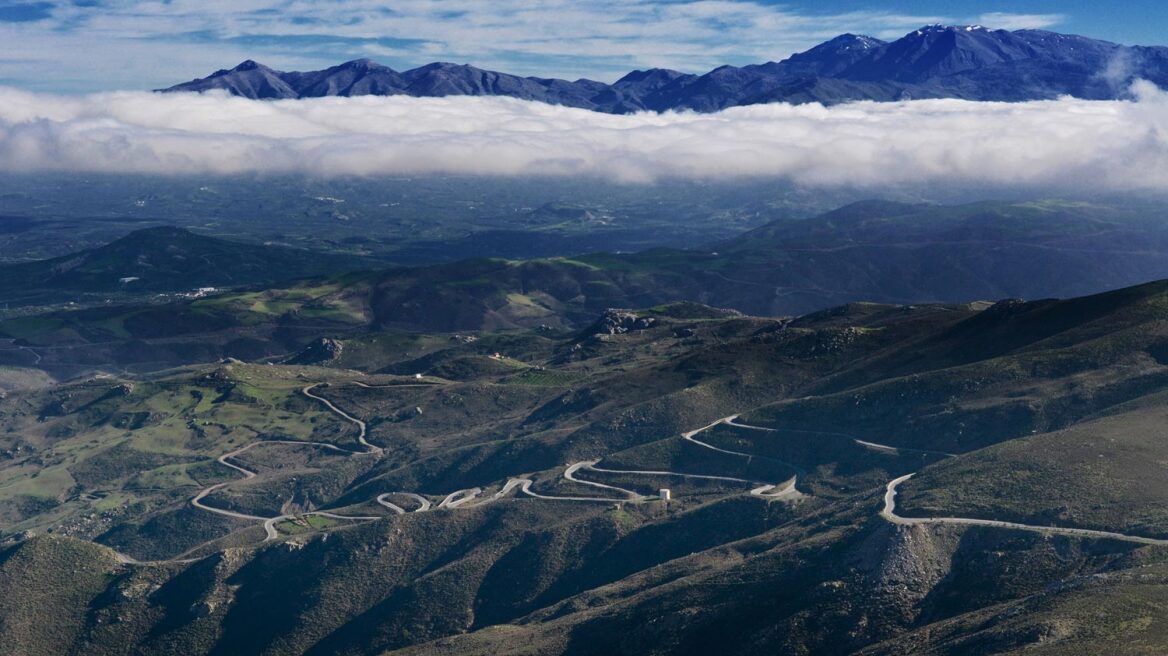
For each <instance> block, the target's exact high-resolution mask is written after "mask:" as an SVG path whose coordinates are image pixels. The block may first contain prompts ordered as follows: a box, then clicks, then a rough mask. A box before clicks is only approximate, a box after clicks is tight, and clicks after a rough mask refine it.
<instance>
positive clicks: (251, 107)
mask: <svg viewBox="0 0 1168 656" xmlns="http://www.w3.org/2000/svg"><path fill="white" fill-rule="evenodd" d="M1136 95H1137V98H1138V100H1136V101H1131V102H1091V101H1081V100H1074V99H1062V100H1057V101H1046V102H1029V103H1021V104H1005V103H978V102H966V101H959V100H921V101H909V102H903V103H887V104H879V103H856V104H851V105H844V106H837V107H827V108H825V107H821V106H818V105H802V106H791V105H781V104H776V105H759V106H753V107H739V108H734V109H729V110H726V111H723V112H720V113H717V114H690V113H669V114H661V115H658V114H638V115H633V116H612V115H607V114H599V113H594V112H589V111H586V110H577V109H568V108H563V107H553V106H549V105H544V104H540V103H533V102H524V101H517V100H511V99H504V98H468V97H450V98H404V97H388V98H387V97H360V98H321V99H312V100H291V101H279V102H265V101H252V100H246V99H241V98H232V97H228V96H225V95H216V94H207V95H188V94H152V93H139V92H118V93H104V94H96V95H90V96H74V97H67V96H52V95H41V94H32V93H27V92H23V91H19V90H15V89H10V88H3V87H0V171H7V172H31V171H79V172H82V171H84V172H107V173H136V174H138V173H140V174H160V173H161V174H173V175H184V174H203V173H213V174H236V173H252V172H257V173H273V174H281V173H305V174H310V175H322V176H343V175H385V174H420V173H448V174H469V175H491V176H527V175H563V176H569V175H571V176H600V177H604V178H609V179H614V180H618V181H625V182H642V181H651V180H654V179H657V178H662V177H682V178H698V179H706V178H708V179H728V178H735V177H749V176H765V177H774V178H781V179H786V180H790V181H793V182H795V183H798V184H804V185H812V186H871V187H876V186H884V185H905V184H911V185H932V184H961V185H988V186H1005V187H1020V186H1033V187H1047V188H1054V189H1073V190H1080V191H1086V190H1096V191H1104V190H1154V191H1168V95H1166V94H1165V93H1163V92H1161V91H1159V90H1157V89H1155V88H1154V87H1152V86H1151V85H1146V84H1141V85H1137V88H1136Z"/></svg>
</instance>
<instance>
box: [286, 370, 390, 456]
mask: <svg viewBox="0 0 1168 656" xmlns="http://www.w3.org/2000/svg"><path fill="white" fill-rule="evenodd" d="M319 386H320V383H313V384H312V385H309V386H308V387H305V388H304V389H302V390H300V391H301V392H302V393H303V394H304V396H307V397H309V398H312V399H316V400H317V401H320V402H321V403H323V404H325V405H326V406H328V409H329V410H332V411H333V412H335V413H336V414H337V415H338V416H340V417H342V418H344V419H347V420H349V421H351V422H353V423H354V424H356V425H357V428H359V429H361V432H360V433H359V434H358V435H357V441H358V442H360V443H361V445H362V446H364V447H365V448H367V449H369V451H370V452H372V453H382V452H384V451H385V450H384V449H382V448H381V447H379V446H377V445H375V444H370V443H369V442H367V441H365V434H366V432H367V431H366V427H365V422H363V421H361V420H360V419H357V418H356V417H354V416H352V415H350V414H349V413H347V412H345V411H344V410H341V409H340V408H338V407H337V406H335V405H333V402H332V401H329V400H328V399H326V398H324V397H323V396H317V395H316V394H313V393H312V389H313V388H314V387H319Z"/></svg>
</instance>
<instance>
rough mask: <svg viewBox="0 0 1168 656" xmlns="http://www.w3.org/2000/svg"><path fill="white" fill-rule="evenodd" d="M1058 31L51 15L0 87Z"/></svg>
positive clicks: (462, 12)
mask: <svg viewBox="0 0 1168 656" xmlns="http://www.w3.org/2000/svg"><path fill="white" fill-rule="evenodd" d="M0 2H2V0H0ZM1062 20H1063V17H1062V16H1059V15H1034V14H1011V13H994V14H985V15H981V16H979V15H977V14H973V13H971V14H970V15H967V16H960V15H944V14H938V15H907V14H902V13H897V12H893V11H882V10H878V9H876V10H872V9H868V10H857V11H851V12H845V13H829V14H823V13H819V14H814V15H812V14H808V13H806V12H802V11H800V10H798V9H796V8H794V7H791V6H789V5H775V4H767V3H764V2H758V1H754V0H692V1H687V2H678V1H676V0H668V1H666V0H590V1H588V2H581V1H579V0H491V2H483V1H482V0H399V1H397V2H393V3H386V2H383V1H381V0H330V1H327V2H321V1H314V0H239V1H237V2H218V1H216V2H210V1H208V0H166V1H163V0H101V1H100V2H85V3H80V2H61V3H57V4H55V5H53V6H52V8H51V9H49V10H47V12H46V16H45V17H44V18H42V19H39V20H29V21H25V22H2V21H0V43H2V44H3V48H2V49H0V81H2V82H3V83H7V84H10V85H14V86H20V87H22V88H27V89H31V90H45V91H65V92H73V91H99V90H109V89H118V88H121V89H141V88H153V87H157V86H169V85H171V84H175V83H177V82H182V81H185V80H188V79H191V78H193V77H196V76H203V75H206V74H208V73H210V72H211V71H213V70H215V69H218V68H223V67H230V66H232V65H234V64H235V63H237V62H238V61H241V60H243V59H248V58H250V59H256V60H260V61H263V62H264V63H266V64H269V65H271V66H274V67H276V68H281V69H286V70H294V69H308V68H321V67H324V66H329V65H333V64H337V63H340V62H341V61H344V60H346V59H354V58H357V57H363V56H368V57H374V58H379V59H382V60H383V63H386V64H389V65H391V66H395V67H398V68H405V67H413V66H417V65H421V64H425V63H428V62H430V61H434V60H445V61H455V62H458V63H471V64H474V65H477V66H480V67H484V68H492V69H497V70H505V71H506V72H510V73H517V74H523V75H541V76H556V77H566V78H569V79H575V78H577V77H591V78H594V79H600V80H604V81H612V80H614V79H616V78H617V77H619V76H621V75H623V74H624V73H626V72H628V71H629V70H630V69H633V68H646V67H667V68H677V69H681V70H685V71H689V72H698V73H701V72H706V71H708V70H710V69H712V68H714V67H716V66H720V65H722V64H739V65H740V64H746V63H761V62H765V61H769V60H779V59H783V58H785V57H787V56H788V55H790V54H792V53H794V52H797V51H801V50H805V49H807V48H810V47H812V46H814V45H816V44H817V43H819V42H820V41H823V40H826V39H828V38H831V37H833V36H836V35H838V34H841V33H843V32H854V33H862V34H868V35H870V36H876V37H880V38H885V39H890V38H897V37H900V36H903V35H904V34H905V33H907V32H909V31H911V30H913V29H916V28H917V27H920V26H921V25H925V24H930V23H968V22H980V23H983V24H985V25H987V26H990V27H1009V28H1016V27H1050V26H1054V25H1057V24H1058V23H1060V22H1061V21H1062ZM47 71H51V75H50V74H46V72H47Z"/></svg>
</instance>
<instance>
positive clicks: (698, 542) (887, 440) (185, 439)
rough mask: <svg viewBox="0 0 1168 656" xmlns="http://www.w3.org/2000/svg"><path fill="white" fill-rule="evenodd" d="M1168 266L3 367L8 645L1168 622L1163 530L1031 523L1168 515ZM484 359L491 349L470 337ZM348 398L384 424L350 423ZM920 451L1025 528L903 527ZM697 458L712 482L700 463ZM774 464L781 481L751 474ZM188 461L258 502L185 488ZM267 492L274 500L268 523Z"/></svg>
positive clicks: (926, 482)
mask: <svg viewBox="0 0 1168 656" xmlns="http://www.w3.org/2000/svg"><path fill="white" fill-rule="evenodd" d="M1166 298H1168V282H1164V281H1161V282H1158V283H1150V284H1146V285H1142V286H1140V287H1135V288H1129V289H1123V290H1118V291H1116V292H1111V293H1107V294H1103V295H1099V296H1095V297H1087V298H1079V299H1070V300H1065V301H1043V302H1035V303H1029V304H1021V303H1003V304H999V305H997V306H993V307H990V308H988V309H980V306H979V307H960V306H916V307H903V306H881V305H873V304H859V303H857V304H853V305H850V306H845V307H841V308H835V309H832V310H830V311H826V312H821V313H816V314H813V315H808V316H803V317H799V318H796V319H794V320H775V319H764V318H756V317H745V316H737V315H733V314H731V313H725V312H717V311H713V310H711V309H710V308H703V307H697V306H693V305H678V306H670V307H665V308H656V309H653V310H651V311H643V312H641V313H640V318H642V319H653V321H643V322H640V323H639V324H637V323H633V324H630V325H633V327H634V328H635V329H633V330H629V331H628V332H613V333H612V334H609V333H608V332H606V331H603V330H601V329H602V328H603V327H605V326H612V325H619V324H612V322H611V321H610V322H609V323H603V322H602V323H598V324H597V325H596V326H594V327H593V328H591V329H589V330H586V331H582V332H578V333H570V332H566V331H556V330H548V329H533V330H526V331H512V332H505V333H482V334H478V335H476V336H475V337H477V339H475V340H469V339H465V338H467V337H469V335H466V334H464V333H463V334H458V335H447V334H412V335H407V334H401V333H394V332H385V333H365V334H361V335H356V336H353V337H352V338H349V339H344V340H338V341H339V343H340V344H341V347H340V348H339V349H335V352H334V357H333V359H331V360H329V361H327V362H324V363H322V364H323V365H324V366H311V365H306V364H297V365H279V364H271V365H267V364H265V365H251V364H244V363H238V362H234V363H220V364H210V365H206V366H200V367H191V368H187V369H181V370H173V371H170V372H167V373H165V374H163V375H158V376H146V377H141V378H134V379H124V380H111V379H108V378H91V379H85V380H78V381H75V382H72V383H68V384H65V385H62V386H60V387H59V388H56V389H51V390H30V391H23V392H14V393H12V394H9V395H7V396H6V397H4V398H0V446H2V447H3V448H4V449H5V451H4V452H5V453H11V454H14V457H13V458H12V459H5V460H0V476H3V477H4V480H5V483H6V484H5V486H4V487H3V488H0V500H2V501H3V502H4V503H0V508H2V509H3V512H4V515H3V517H2V518H0V521H3V522H4V524H3V526H4V529H5V532H6V533H9V534H11V535H10V536H9V537H10V539H9V540H8V541H7V542H5V543H3V544H0V600H2V601H0V610H3V611H4V612H0V641H2V644H4V645H5V646H6V648H7V649H9V650H11V651H13V652H14V653H21V654H31V655H39V654H53V653H62V652H76V653H95V654H116V653H127V652H136V653H144V654H173V653H182V654H231V653H262V654H314V655H341V654H346V655H347V654H354V655H355V654H370V653H402V654H427V655H428V654H446V655H449V656H469V655H471V654H484V655H485V654H497V653H517V654H533V655H534V654H540V655H543V656H548V655H558V654H607V653H648V654H700V653H713V652H717V653H726V654H736V655H737V654H741V655H746V654H756V653H814V654H829V655H834V654H840V655H843V654H857V653H862V654H905V653H913V652H917V653H946V654H948V653H952V654H960V653H1015V652H1018V653H1051V654H1065V653H1093V652H1099V651H1100V649H1102V651H1103V652H1105V653H1111V652H1109V651H1107V649H1106V648H1101V647H1100V645H1106V644H1107V643H1109V642H1112V643H1115V644H1122V647H1121V648H1119V649H1113V650H1112V651H1115V652H1116V653H1123V654H1141V655H1143V654H1148V655H1151V654H1158V653H1163V650H1164V647H1165V645H1166V644H1168V643H1166V642H1165V640H1166V639H1168V638H1166V636H1165V634H1164V631H1163V628H1162V627H1161V626H1160V624H1159V623H1158V622H1156V621H1155V618H1156V617H1158V616H1159V614H1160V613H1161V612H1162V609H1163V607H1164V603H1165V600H1166V599H1168V568H1166V567H1165V564H1164V563H1165V555H1166V554H1168V551H1166V549H1168V547H1165V546H1163V545H1146V544H1137V543H1134V542H1128V541H1123V540H1118V539H1100V538H1093V537H1082V536H1072V535H1061V534H1060V535H1053V534H1049V533H1048V532H1044V528H1043V527H1052V526H1053V527H1059V526H1062V527H1070V528H1075V527H1089V528H1097V529H1101V530H1109V531H1113V532H1114V531H1120V532H1123V533H1124V534H1125V535H1130V536H1135V537H1141V536H1168V514H1166V513H1165V512H1164V511H1163V510H1162V508H1163V503H1164V500H1165V495H1164V494H1163V492H1162V489H1163V485H1162V483H1163V481H1162V471H1161V470H1162V469H1163V468H1162V467H1160V466H1159V465H1157V463H1160V462H1163V461H1164V459H1165V458H1168V446H1166V445H1168V441H1165V439H1164V437H1165V430H1164V425H1165V424H1164V410H1163V400H1164V395H1165V394H1166V393H1168V364H1165V363H1166V362H1168V357H1166V356H1165V351H1164V347H1163V344H1164V343H1165V341H1166V340H1168V310H1166V308H1168V302H1166ZM606 318H607V319H614V317H612V316H609V317H606ZM616 318H619V317H616ZM637 326H640V327H639V328H637ZM998 335H1012V336H1013V339H1011V340H998V339H994V337H995V336H998ZM995 345H996V347H995V348H991V346H995ZM494 353H501V354H502V355H500V356H498V357H492V356H493V354H494ZM472 360H477V361H479V362H481V363H483V364H485V363H488V362H490V363H493V364H494V366H492V367H487V366H482V367H478V368H472V367H468V366H456V365H459V364H460V363H461V365H466V364H467V363H468V362H470V361H472ZM351 367H352V368H351ZM387 369H400V372H419V373H422V378H421V379H418V378H415V377H414V376H413V375H409V376H400V375H397V374H395V373H393V372H389V371H386V370H387ZM454 374H460V375H458V376H456V375H454ZM447 376H449V377H447ZM306 386H309V387H308V389H307V390H306V389H305V388H306ZM309 391H311V392H312V394H315V395H316V396H311V395H309V393H308V392H309ZM321 399H325V400H327V402H328V403H327V404H326V403H324V402H322V401H321ZM739 412H740V413H742V416H741V417H740V418H738V419H736V420H735V421H734V423H725V422H722V423H711V422H716V420H717V419H719V418H724V417H727V416H729V415H731V414H732V413H739ZM346 417H348V418H346ZM354 417H356V418H360V420H361V421H362V422H364V423H363V427H362V428H361V431H362V433H361V434H362V435H363V436H364V437H365V438H367V440H368V441H369V442H370V443H371V444H373V445H376V446H377V447H378V448H379V449H381V450H380V451H378V452H372V451H364V450H355V448H356V445H357V444H358V442H357V439H358V438H357V435H358V428H357V425H356V424H357V421H356V420H354V419H353V418H354ZM703 426H704V427H706V428H704V429H702V430H700V431H699V433H698V434H696V435H695V434H694V433H692V432H691V431H694V430H695V429H699V428H700V427H703ZM1062 428H1066V429H1067V430H1061V429H1062ZM683 433H684V434H686V435H688V436H689V437H683V436H682V434H683ZM694 439H697V440H699V441H698V442H695V441H694ZM856 440H863V441H862V442H858V441H856ZM252 441H256V442H257V443H258V444H259V446H256V447H255V448H253V449H247V450H245V449H243V447H244V445H246V444H248V443H251V442H252ZM309 441H311V442H312V443H309ZM703 444H704V446H703ZM329 445H333V446H332V447H330V446H329ZM719 449H720V451H719ZM914 449H922V450H914ZM924 450H928V451H924ZM940 450H946V451H949V450H951V452H952V453H954V454H956V455H952V456H950V455H946V454H943V453H938V452H937V451H940ZM225 453H229V454H231V455H230V456H229V457H227V456H223V454H225ZM735 453H737V454H739V455H737V456H736V455H735ZM1101 453H1104V454H1109V455H1110V456H1112V458H1113V461H1107V460H1106V459H1104V460H1101V459H1100V457H1099V456H1100V454H1101ZM743 454H745V455H743ZM594 461H595V462H596V466H595V467H592V468H583V469H580V468H577V470H576V475H577V477H578V478H576V479H570V478H568V476H567V468H566V467H565V465H566V464H567V463H578V464H586V463H590V462H594ZM243 472H250V473H251V475H250V476H249V475H246V474H244V473H243ZM663 472H666V473H663ZM910 473H916V475H915V476H914V477H913V478H912V479H911V480H909V481H908V482H906V483H905V484H904V485H903V487H902V489H901V496H900V497H899V499H898V500H899V504H898V505H897V511H898V513H900V515H901V516H905V517H916V518H930V517H941V518H954V517H957V518H960V517H968V518H981V519H989V520H1002V521H1005V520H1009V521H1016V522H1027V523H1028V524H1029V528H1006V527H1000V526H992V525H991V526H985V525H983V526H976V525H960V524H953V523H944V522H940V523H933V524H921V525H896V524H894V523H892V522H890V521H889V520H887V519H886V518H884V517H883V516H881V514H880V511H881V508H882V507H885V505H884V504H885V501H884V493H885V491H886V489H887V485H888V483H889V482H890V481H892V480H894V479H896V478H898V477H901V476H904V475H905V474H910ZM700 475H711V476H722V477H724V478H722V479H720V480H718V481H712V480H707V481H704V482H703V481H695V480H689V479H687V478H686V476H691V477H692V476H700ZM790 476H794V477H795V483H794V484H795V486H796V487H795V489H796V490H797V491H798V496H792V497H787V498H784V499H767V498H763V497H760V496H758V495H757V494H753V493H752V492H751V491H750V490H751V489H752V488H753V487H754V486H755V485H756V484H755V483H752V482H751V481H770V480H785V479H786V478H789V477H790ZM1108 478H1114V479H1116V481H1117V484H1115V485H1113V486H1107V485H1106V481H1107V480H1108ZM516 480H526V481H528V482H529V483H530V487H529V488H528V489H529V491H531V492H534V493H535V494H537V495H542V498H540V497H539V496H532V495H529V494H525V493H524V492H522V491H521V490H520V489H518V488H517V487H516V485H514V484H513V483H514V482H515V481H516ZM509 483H511V485H510V487H508V484H509ZM590 483H591V484H600V485H602V486H603V485H609V486H618V487H620V488H625V489H628V490H632V491H635V492H636V493H638V494H643V495H645V496H646V497H648V498H646V499H643V500H630V499H624V498H621V497H620V496H617V495H616V494H615V493H614V492H613V488H611V487H610V488H607V489H601V488H598V487H596V486H595V485H589V484H590ZM476 488H477V489H479V491H478V492H476ZM661 488H667V489H670V490H671V492H672V498H671V499H670V500H669V501H668V502H664V501H661V500H659V499H657V497H656V493H657V490H659V489H661ZM200 490H207V494H206V495H204V497H202V499H203V502H205V503H206V504H207V505H208V506H209V507H211V508H215V509H219V510H227V511H230V512H236V513H246V514H247V515H250V516H251V518H250V519H248V518H246V517H244V518H239V517H234V518H226V519H225V518H224V517H222V516H221V515H218V514H215V513H213V512H209V511H207V510H203V509H200V508H197V507H194V506H192V505H191V502H190V500H191V498H192V497H193V496H194V495H196V494H197V493H199V491H200ZM406 491H408V492H412V493H413V494H414V495H416V496H408V495H405V494H402V492H406ZM460 494H461V496H460ZM572 495H575V496H583V495H587V496H588V497H591V498H592V499H596V498H599V499H600V500H599V501H595V500H593V501H580V500H576V501H573V500H570V499H565V498H564V497H569V496H572ZM596 495H609V496H600V497H597V496H596ZM419 498H422V499H425V500H426V502H427V503H428V504H432V506H433V507H429V509H427V510H421V509H420V506H419V501H418V499H419ZM458 498H466V499H468V502H467V503H465V504H461V505H457V506H455V505H453V504H451V503H450V500H452V499H458ZM379 499H384V500H387V501H388V502H389V503H391V504H400V505H399V507H398V510H393V509H392V507H391V506H387V505H384V504H383V503H382V502H381V501H379ZM444 502H445V503H444ZM443 506H444V507H443ZM321 511H325V512H329V513H333V514H331V515H321V514H319V513H320V512H321ZM399 511H401V512H399ZM314 513H316V514H314ZM285 515H286V516H285ZM264 517H275V518H276V519H277V520H279V521H275V522H273V523H272V530H273V531H274V532H275V535H274V537H272V538H271V539H270V540H266V541H265V538H264V534H265V530H264V529H263V522H262V521H261V520H262V518H264ZM345 517H348V518H349V520H348V521H346V520H344V519H343V518H345ZM257 518H258V519H257ZM338 518H341V519H338ZM47 528H53V529H54V534H53V535H44V534H40V535H30V534H25V533H23V531H24V530H26V529H34V530H37V531H40V530H44V529H47ZM95 543H98V544H95ZM102 545H105V546H102ZM112 549H117V550H118V551H119V552H122V555H121V556H119V555H118V554H116V553H115V552H114V551H113V550H112ZM180 554H181V555H182V557H181V558H180V559H178V560H175V561H170V562H154V563H150V564H147V565H135V564H132V560H131V559H132V558H137V559H140V560H148V559H153V558H171V557H174V556H177V555H180ZM46 613H47V614H51V615H52V616H54V617H55V618H56V619H57V620H59V621H58V622H56V623H55V624H53V625H52V627H53V628H52V630H50V629H49V627H48V625H46V624H44V623H43V622H38V621H37V619H36V618H37V617H38V616H44V615H45V614H46Z"/></svg>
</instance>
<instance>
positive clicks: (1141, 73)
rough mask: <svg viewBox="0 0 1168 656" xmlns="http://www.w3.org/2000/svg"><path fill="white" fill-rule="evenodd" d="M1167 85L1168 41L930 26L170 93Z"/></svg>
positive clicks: (811, 94)
mask: <svg viewBox="0 0 1168 656" xmlns="http://www.w3.org/2000/svg"><path fill="white" fill-rule="evenodd" d="M1137 79H1146V80H1150V81H1152V82H1154V83H1156V84H1159V85H1161V86H1168V48H1164V47H1129V46H1122V45H1119V44H1115V43H1111V42H1108V41H1100V40H1096V39H1090V38H1087V37H1082V36H1075V35H1066V34H1058V33H1055V32H1047V31H1042V30H1018V31H1014V32H1011V31H1007V30H991V29H987V28H984V27H981V26H944V25H931V26H926V27H922V28H921V29H919V30H916V31H913V32H910V33H909V34H907V35H905V36H904V37H902V38H900V39H898V40H896V41H893V42H891V43H886V42H883V41H880V40H878V39H873V38H871V37H866V36H860V35H854V34H845V35H841V36H838V37H836V38H834V39H831V40H829V41H827V42H825V43H822V44H820V45H818V46H816V47H814V48H812V49H810V50H808V51H806V52H802V53H797V54H795V55H792V56H791V57H789V58H787V59H785V60H783V61H781V62H768V63H766V64H761V65H750V66H743V67H736V66H721V67H719V68H717V69H714V70H713V71H710V72H708V73H706V74H704V75H691V74H685V73H679V72H677V71H672V70H667V69H653V70H649V71H633V72H632V73H629V74H628V75H626V76H625V77H623V78H621V79H620V80H618V81H617V82H615V83H614V84H611V85H609V84H604V83H601V82H595V81H592V80H576V81H567V80H556V79H544V78H536V77H519V76H514V75H508V74H505V73H497V72H493V71H485V70H482V69H478V68H475V67H473V66H467V65H455V64H449V63H433V64H428V65H426V66H422V67H420V68H416V69H413V70H409V71H405V72H401V73H398V72H397V71H394V70H392V69H389V68H387V67H385V66H380V65H378V64H374V63H372V62H370V61H368V60H357V61H354V62H348V63H346V64H342V65H340V66H336V67H333V68H330V69H327V70H324V71H317V72H311V73H282V72H278V71H274V70H272V69H269V68H267V67H265V66H262V65H259V64H256V63H255V62H252V61H246V62H244V63H242V64H240V65H239V66H238V67H236V68H235V69H232V70H230V71H228V70H220V71H217V72H215V73H214V74H212V75H211V76H209V77H207V78H203V79H196V80H192V81H190V82H187V83H184V84H179V85H176V86H173V87H170V88H168V89H164V90H163V91H168V92H175V91H207V90H211V89H223V90H226V91H228V92H229V93H231V94H233V95H239V96H245V97H248V98H265V99H282V98H297V97H299V98H306V97H317V96H322V95H340V96H351V95H367V94H372V95H399V94H406V95H411V96H420V97H443V96H452V95H471V96H506V97H511V98H520V99H523V100H537V101H541V102H546V103H552V104H556V105H564V106H568V107H580V108H585V109H591V110H596V111H602V112H609V113H618V114H622V113H630V112H636V111H642V110H646V109H647V110H653V111H668V110H679V109H691V110H696V111H701V112H710V111H718V110H721V109H725V108H727V107H736V106H740V105H751V104H757V103H767V102H793V103H807V102H820V103H825V104H834V103H840V102H847V101H854V100H877V101H891V100H903V99H908V98H963V99H968V100H997V101H1023V100H1041V99H1053V98H1057V97H1059V96H1064V95H1070V96H1075V97H1079V98H1087V99H1114V98H1124V97H1127V94H1128V87H1129V86H1130V85H1131V83H1132V82H1133V81H1134V80H1137Z"/></svg>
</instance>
